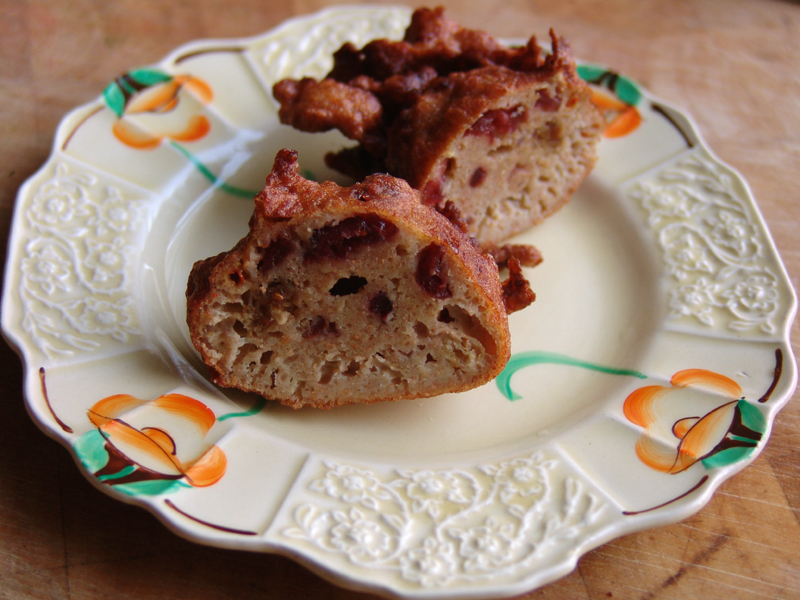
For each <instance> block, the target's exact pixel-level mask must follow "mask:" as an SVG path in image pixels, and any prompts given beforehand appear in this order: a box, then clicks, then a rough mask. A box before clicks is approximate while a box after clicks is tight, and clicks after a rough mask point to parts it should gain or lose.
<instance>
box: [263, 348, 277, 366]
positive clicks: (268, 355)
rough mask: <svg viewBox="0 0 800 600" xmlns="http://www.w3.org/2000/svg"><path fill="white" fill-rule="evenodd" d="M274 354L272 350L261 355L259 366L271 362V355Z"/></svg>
mask: <svg viewBox="0 0 800 600" xmlns="http://www.w3.org/2000/svg"><path fill="white" fill-rule="evenodd" d="M273 354H274V352H273V351H272V350H267V351H266V352H264V354H262V355H261V364H262V365H268V364H269V363H270V361H271V360H272V355H273Z"/></svg>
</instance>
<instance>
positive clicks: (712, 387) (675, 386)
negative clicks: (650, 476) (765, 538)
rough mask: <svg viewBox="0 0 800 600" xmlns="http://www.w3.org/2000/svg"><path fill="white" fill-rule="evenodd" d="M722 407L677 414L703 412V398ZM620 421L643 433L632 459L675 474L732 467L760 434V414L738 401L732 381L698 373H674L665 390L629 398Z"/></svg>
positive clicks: (763, 423) (762, 427)
mask: <svg viewBox="0 0 800 600" xmlns="http://www.w3.org/2000/svg"><path fill="white" fill-rule="evenodd" d="M709 395H711V396H712V397H721V398H723V399H727V401H725V402H723V403H722V404H720V405H718V406H717V407H715V408H713V409H712V410H710V411H708V412H705V414H699V415H698V414H691V413H689V414H682V413H683V411H687V410H691V409H692V408H690V407H694V406H698V405H703V406H708V405H707V404H706V403H705V402H700V401H701V400H707V398H708V396H709ZM623 410H624V412H625V417H626V418H627V419H628V420H629V421H630V422H631V423H634V424H636V425H639V426H640V427H642V428H644V432H643V433H642V435H641V437H640V438H639V440H638V441H637V442H636V455H637V456H638V457H639V459H640V460H641V461H642V462H643V463H644V464H646V465H647V466H648V467H650V468H651V469H655V470H657V471H661V472H663V473H669V474H675V473H680V472H682V471H685V470H686V469H688V468H689V467H691V466H693V465H694V464H696V463H698V462H701V463H702V464H703V465H704V466H705V467H708V468H711V467H719V466H725V465H729V464H732V463H734V462H737V461H740V460H743V459H745V458H747V457H748V456H750V455H751V454H752V453H753V452H754V450H755V448H756V446H757V445H758V443H759V442H760V441H761V437H762V435H763V434H764V432H765V431H766V419H765V417H764V415H763V413H762V412H761V411H760V410H759V409H758V408H757V407H756V406H754V405H753V404H751V403H749V402H747V401H746V400H745V399H744V398H743V397H742V388H741V387H740V386H739V384H738V383H737V382H735V381H734V380H732V379H730V378H728V377H726V376H724V375H720V374H718V373H714V372H712V371H706V370H703V369H687V370H684V371H679V372H678V373H675V375H673V377H672V379H671V380H670V386H662V385H650V386H646V387H641V388H639V389H637V390H636V391H634V392H633V393H631V394H630V395H629V396H628V397H627V398H626V399H625V403H624V406H623Z"/></svg>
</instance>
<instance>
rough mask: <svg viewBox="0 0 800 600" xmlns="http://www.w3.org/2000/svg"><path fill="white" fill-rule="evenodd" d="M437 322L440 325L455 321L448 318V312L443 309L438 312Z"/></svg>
mask: <svg viewBox="0 0 800 600" xmlns="http://www.w3.org/2000/svg"><path fill="white" fill-rule="evenodd" d="M438 320H439V321H441V322H442V323H452V322H453V321H455V319H454V318H453V317H451V316H450V312H449V311H448V310H447V309H446V308H443V309H442V310H441V312H439V317H438Z"/></svg>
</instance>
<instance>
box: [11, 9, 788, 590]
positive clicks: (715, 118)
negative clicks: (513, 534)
mask: <svg viewBox="0 0 800 600" xmlns="http://www.w3.org/2000/svg"><path fill="white" fill-rule="evenodd" d="M442 3H443V4H444V5H445V6H447V8H448V14H449V16H451V17H452V18H455V19H456V20H458V21H460V22H462V23H463V24H465V25H467V26H470V27H476V28H481V29H484V30H487V31H489V32H490V33H492V34H495V35H498V36H502V37H527V36H529V35H530V34H531V33H536V34H537V35H546V33H547V30H548V28H549V27H551V26H552V27H553V28H555V30H556V31H557V32H559V33H560V34H562V35H564V36H565V37H566V38H567V39H569V40H570V42H571V44H572V46H573V49H574V51H575V54H576V55H577V56H579V57H581V58H584V59H586V60H591V61H592V62H596V63H600V64H606V65H610V66H613V68H614V69H615V70H617V71H620V72H623V73H625V74H627V75H629V76H630V77H632V78H633V79H635V80H637V81H639V82H640V83H641V84H642V85H643V86H645V87H646V88H648V89H649V90H651V91H652V92H653V93H655V94H656V95H658V96H660V97H662V98H663V99H665V100H667V101H668V102H671V103H673V104H675V105H677V106H679V107H682V108H683V109H685V111H686V112H688V113H689V114H691V115H692V116H693V118H694V119H695V121H696V123H697V125H698V127H699V129H700V131H701V133H702V135H703V136H704V137H705V139H706V140H707V141H708V143H709V145H710V147H711V148H712V149H713V150H714V152H715V153H717V154H718V155H719V156H720V157H721V158H722V160H724V161H725V162H727V163H729V164H730V165H732V166H733V167H734V168H736V169H737V170H739V171H740V172H741V173H742V174H743V175H744V177H745V179H746V180H747V181H748V182H749V184H750V187H751V189H752V191H753V194H754V195H755V197H756V199H757V201H758V204H759V207H760V209H761V211H762V212H763V215H764V217H765V219H766V221H767V223H768V224H769V227H770V229H771V232H772V234H773V236H774V238H775V242H776V244H777V246H778V249H779V252H780V254H781V256H782V258H783V260H784V262H785V263H786V266H787V269H788V271H789V273H790V275H791V278H792V282H793V285H794V287H795V289H797V287H798V285H797V284H798V277H800V194H799V193H798V187H800V75H798V73H800V4H798V3H796V2H788V1H778V0H698V1H690V0H669V1H664V0H644V1H636V0H607V1H605V2H600V1H599V0H564V1H554V0H549V1H540V0H504V1H491V0H482V1H478V0H467V1H464V2H457V1H455V0H452V1H446V0H445V1H443V2H442ZM328 4H329V2H324V1H319V0H282V1H276V0H239V1H237V0H197V1H189V0H2V2H0V236H1V237H2V238H3V240H5V239H6V237H7V235H8V230H9V224H10V220H11V214H12V211H13V208H14V201H15V197H16V193H17V189H18V188H19V186H20V185H21V184H22V182H23V181H25V179H26V178H28V177H29V176H30V175H32V174H33V173H34V172H35V171H36V169H37V168H38V167H39V166H41V165H42V163H43V162H44V161H45V160H46V158H47V157H48V155H49V153H50V146H51V143H52V138H53V134H54V131H55V128H56V125H57V124H58V122H59V121H60V120H61V118H62V117H63V116H64V114H65V113H67V112H68V111H69V110H71V109H72V108H74V107H75V106H77V105H80V104H82V103H85V102H88V101H90V100H92V99H93V98H95V97H96V96H97V95H98V94H99V93H100V92H101V91H102V90H103V89H104V88H105V86H106V84H107V83H108V82H109V81H111V80H112V79H113V78H114V77H116V76H117V75H119V74H121V73H123V72H125V71H126V70H128V69H130V68H132V67H135V66H139V65H146V64H149V63H153V62H156V61H158V60H160V59H161V58H162V57H163V56H165V55H166V54H167V53H168V52H169V51H170V50H172V49H173V48H175V47H177V46H178V45H180V44H183V43H185V42H188V41H190V40H193V39H197V38H204V37H215V38H219V37H244V36H251V35H255V34H258V33H261V32H263V31H266V30H268V29H270V28H272V27H274V26H275V25H277V24H279V23H280V22H281V21H282V20H284V19H286V18H288V17H291V16H294V15H300V14H305V13H309V12H313V11H315V10H318V9H320V8H323V7H324V6H327V5H328ZM414 5H416V3H414ZM0 246H2V248H3V255H2V258H3V261H2V263H3V264H5V246H6V244H5V242H3V243H2V244H0ZM792 342H793V346H794V351H795V353H796V354H797V353H798V352H800V327H799V326H798V324H797V322H795V324H794V325H793V328H792ZM0 373H1V374H2V385H1V386H0V394H2V399H1V400H0V598H14V599H16V598H58V599H60V598H72V599H78V598H80V599H84V598H85V599H95V598H194V599H210V598H237V599H250V598H252V599H260V600H266V599H303V598H312V599H318V598H320V599H322V598H324V599H344V598H372V596H370V595H367V594H358V593H353V592H349V591H346V590H342V589H339V588H337V587H335V586H333V585H331V584H329V583H327V582H326V581H324V580H322V579H320V578H318V577H317V576H315V575H312V574H310V573H309V572H308V571H307V570H306V569H304V568H303V567H301V566H299V565H297V564H295V563H294V562H292V561H290V560H288V559H285V558H281V557H276V556H270V555H260V554H251V553H245V552H236V551H228V550H219V549H214V548H208V547H204V546H200V545H195V544H192V543H190V542H187V541H184V540H182V539H180V538H178V537H177V536H175V535H174V534H172V533H171V532H170V531H168V530H167V528H166V527H164V526H163V525H162V524H161V523H159V522H158V521H157V520H156V519H155V518H154V517H152V516H151V515H150V514H148V513H146V512H144V511H142V510H141V509H138V508H134V507H131V506H128V505H125V504H122V503H120V502H117V501H115V500H112V499H110V498H109V497H107V496H105V495H103V494H102V493H100V492H98V491H97V490H96V489H95V488H93V487H92V486H91V485H90V484H89V483H88V482H87V481H86V480H84V478H83V476H82V475H81V474H80V473H79V471H78V469H77V468H76V466H75V465H74V464H73V462H72V459H71V458H70V456H69V454H68V452H67V451H66V450H64V448H62V447H61V446H60V445H59V444H57V443H56V442H54V441H52V440H50V439H49V438H47V437H46V436H45V435H43V434H42V433H41V432H40V431H39V430H38V429H37V428H36V427H35V426H34V424H33V423H32V422H31V420H30V419H29V418H28V416H27V414H26V412H25V408H24V404H23V400H22V391H21V381H22V366H21V364H20V360H19V359H18V357H17V356H16V354H15V353H14V351H13V350H12V349H11V348H10V347H8V346H7V345H6V344H5V343H2V342H0ZM797 400H798V399H797V398H796V397H795V398H794V399H793V401H791V402H790V403H789V404H788V405H787V406H786V408H785V409H784V410H783V411H782V413H781V414H780V415H779V417H778V419H777V421H776V422H775V426H774V430H773V432H772V436H771V438H770V440H769V443H768V445H767V447H766V449H765V450H764V452H763V453H762V454H761V455H760V456H759V458H758V459H757V460H756V461H755V462H754V463H753V464H752V465H751V466H750V467H748V468H747V469H745V470H744V471H742V472H741V473H740V474H738V475H736V476H735V477H733V478H732V479H731V480H729V481H728V482H727V483H725V484H724V485H723V486H722V487H721V488H720V489H719V491H718V492H717V493H716V494H715V496H714V498H713V499H712V500H711V502H710V503H709V504H708V505H707V506H706V507H705V508H704V509H703V510H702V511H700V513H699V514H697V515H695V516H693V517H691V518H690V519H688V520H686V521H684V522H682V523H678V524H675V525H671V526H667V527H662V528H659V529H655V530H651V531H644V532H641V533H637V534H634V535H628V536H625V537H622V538H620V539H617V540H615V541H612V542H610V543H608V544H606V545H605V546H602V547H600V548H598V549H596V550H594V551H593V552H590V553H589V554H587V555H586V556H584V557H583V558H582V559H581V560H580V562H579V564H578V567H577V569H576V570H575V571H574V572H572V573H571V574H570V575H569V576H567V577H565V578H564V579H562V580H560V581H557V582H555V583H552V584H551V585H549V586H546V587H544V588H542V589H539V590H535V591H531V592H530V593H528V594H527V595H525V596H523V597H524V598H531V599H532V598H548V599H551V598H552V599H555V598H575V599H584V598H592V599H597V598H616V599H622V598H631V599H633V598H640V599H655V598H659V599H661V598H664V599H666V598H703V600H713V599H726V600H728V599H732V598H736V599H739V598H741V599H749V598H800V521H799V519H798V517H800V427H798V419H799V418H800V402H798V401H797Z"/></svg>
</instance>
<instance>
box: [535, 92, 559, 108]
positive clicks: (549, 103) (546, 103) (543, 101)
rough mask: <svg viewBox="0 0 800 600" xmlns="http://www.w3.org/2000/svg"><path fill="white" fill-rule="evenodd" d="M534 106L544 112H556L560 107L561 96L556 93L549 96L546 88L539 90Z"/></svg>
mask: <svg viewBox="0 0 800 600" xmlns="http://www.w3.org/2000/svg"><path fill="white" fill-rule="evenodd" d="M534 106H535V107H536V108H538V109H539V110H542V111H544V112H556V111H557V110H558V109H559V108H561V96H559V95H558V94H556V95H555V96H551V95H550V94H549V93H548V91H547V90H539V97H538V98H537V99H536V104H535V105H534Z"/></svg>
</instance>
